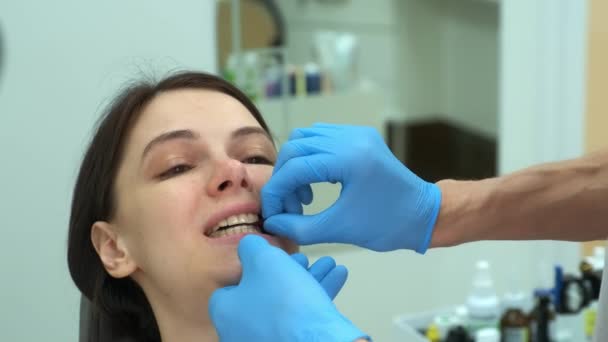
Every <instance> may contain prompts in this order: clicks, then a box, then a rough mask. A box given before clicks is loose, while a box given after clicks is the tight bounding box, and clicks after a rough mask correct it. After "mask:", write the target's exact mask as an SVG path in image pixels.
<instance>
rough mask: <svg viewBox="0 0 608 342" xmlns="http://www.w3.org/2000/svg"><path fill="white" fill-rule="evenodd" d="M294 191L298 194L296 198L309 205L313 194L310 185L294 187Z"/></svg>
mask: <svg viewBox="0 0 608 342" xmlns="http://www.w3.org/2000/svg"><path fill="white" fill-rule="evenodd" d="M296 193H297V194H298V200H300V202H301V203H302V204H306V205H309V204H310V203H312V198H313V195H312V188H311V187H310V185H302V186H300V187H299V188H297V189H296Z"/></svg>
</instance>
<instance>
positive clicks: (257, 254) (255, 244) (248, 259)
mask: <svg viewBox="0 0 608 342" xmlns="http://www.w3.org/2000/svg"><path fill="white" fill-rule="evenodd" d="M273 248H275V247H273V246H271V245H270V244H269V243H268V241H266V240H265V239H264V238H262V237H260V236H257V235H253V234H249V235H245V236H244V237H243V238H242V239H241V241H240V242H239V247H238V255H239V259H240V260H241V266H242V267H243V276H242V278H244V277H245V275H246V274H247V271H248V270H249V269H250V268H252V267H254V265H255V264H256V261H257V260H258V259H259V258H263V257H264V255H265V254H267V252H268V251H270V250H272V249H273Z"/></svg>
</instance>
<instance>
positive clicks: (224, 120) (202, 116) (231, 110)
mask: <svg viewBox="0 0 608 342" xmlns="http://www.w3.org/2000/svg"><path fill="white" fill-rule="evenodd" d="M243 126H260V124H259V123H258V122H257V120H256V119H255V118H254V117H253V115H252V114H251V113H250V112H249V110H248V109H247V108H246V107H245V106H244V105H243V104H242V103H240V102H239V101H238V100H237V99H235V98H233V97H231V96H230V95H227V94H224V93H220V92H217V91H212V90H205V89H180V90H172V91H167V92H164V93H161V94H159V95H158V96H157V97H155V98H154V99H153V100H152V101H150V103H149V104H148V105H147V106H146V107H145V108H144V110H143V112H142V113H141V116H140V118H139V120H138V122H137V123H136V124H135V127H134V132H133V137H134V138H135V139H134V140H137V141H139V142H140V143H141V142H142V141H143V143H145V142H146V141H147V140H150V139H153V138H154V137H155V136H157V135H159V134H162V133H165V132H167V131H172V130H184V129H188V130H192V131H195V132H197V133H199V134H200V135H201V136H203V137H204V136H224V135H227V134H230V133H231V132H233V131H234V130H237V129H239V128H241V127H243Z"/></svg>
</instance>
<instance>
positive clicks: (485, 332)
mask: <svg viewBox="0 0 608 342" xmlns="http://www.w3.org/2000/svg"><path fill="white" fill-rule="evenodd" d="M475 342H500V332H499V331H498V329H496V328H483V329H480V330H478V331H477V332H476V333H475Z"/></svg>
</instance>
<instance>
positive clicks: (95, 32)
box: [0, 0, 215, 341]
mask: <svg viewBox="0 0 608 342" xmlns="http://www.w3.org/2000/svg"><path fill="white" fill-rule="evenodd" d="M214 6H215V1H214V0H179V1H171V2H150V1H142V0H137V1H119V0H110V1H95V2H91V1H77V0H72V1H70V0H57V1H34V0H22V1H1V2H0V22H1V25H2V28H3V30H4V35H5V43H6V46H5V47H6V48H7V51H6V54H5V57H6V58H7V60H6V65H5V68H4V72H3V73H2V79H1V80H0V156H1V157H0V158H1V161H0V232H1V233H2V234H1V236H2V238H1V239H0V247H1V249H0V260H1V261H0V265H1V268H2V275H1V276H0V341H76V339H77V334H78V308H79V307H78V305H79V302H78V300H79V294H78V292H77V290H76V287H75V286H74V285H73V283H72V281H71V278H70V276H69V274H68V270H67V263H66V237H67V222H68V217H69V205H70V199H71V190H72V187H73V183H74V180H75V176H76V172H77V167H78V165H79V161H80V158H81V154H82V152H83V149H84V147H85V143H86V141H87V140H88V138H89V135H90V131H91V128H92V126H93V123H94V121H95V120H96V119H97V117H98V116H99V114H100V110H101V108H102V103H103V102H104V101H106V100H108V99H109V98H111V97H112V95H113V94H114V93H115V92H116V91H117V90H118V88H119V85H120V84H122V82H123V81H124V80H125V79H132V78H137V77H138V76H141V71H144V72H145V73H146V74H149V73H150V72H151V71H156V74H161V75H162V72H164V71H166V70H168V69H171V68H196V69H202V70H208V71H214V70H215V40H214V39H215V32H214V31H215V22H214V20H215V15H214V8H213V7H214Z"/></svg>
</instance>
